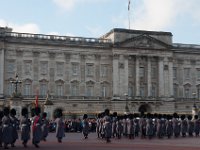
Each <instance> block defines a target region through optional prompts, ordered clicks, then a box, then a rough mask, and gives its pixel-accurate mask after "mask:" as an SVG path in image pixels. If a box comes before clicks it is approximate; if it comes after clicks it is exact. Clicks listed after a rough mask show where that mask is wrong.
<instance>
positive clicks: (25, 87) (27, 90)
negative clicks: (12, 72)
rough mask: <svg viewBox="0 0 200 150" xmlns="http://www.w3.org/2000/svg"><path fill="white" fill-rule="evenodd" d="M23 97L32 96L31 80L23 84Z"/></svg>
mask: <svg viewBox="0 0 200 150" xmlns="http://www.w3.org/2000/svg"><path fill="white" fill-rule="evenodd" d="M23 95H25V96H30V95H32V81H31V80H29V79H27V80H25V81H24V82H23Z"/></svg>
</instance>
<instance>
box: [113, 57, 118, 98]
mask: <svg viewBox="0 0 200 150" xmlns="http://www.w3.org/2000/svg"><path fill="white" fill-rule="evenodd" d="M113 96H119V55H118V54H114V55H113Z"/></svg>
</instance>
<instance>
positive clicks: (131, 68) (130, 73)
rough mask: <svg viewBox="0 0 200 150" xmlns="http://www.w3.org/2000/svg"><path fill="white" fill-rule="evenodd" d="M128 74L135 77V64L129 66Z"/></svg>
mask: <svg viewBox="0 0 200 150" xmlns="http://www.w3.org/2000/svg"><path fill="white" fill-rule="evenodd" d="M128 76H129V77H133V76H134V67H133V66H129V67H128Z"/></svg>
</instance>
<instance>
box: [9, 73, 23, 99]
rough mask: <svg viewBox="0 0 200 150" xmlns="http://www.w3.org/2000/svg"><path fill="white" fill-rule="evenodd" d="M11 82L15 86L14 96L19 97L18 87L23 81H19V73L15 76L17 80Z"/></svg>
mask: <svg viewBox="0 0 200 150" xmlns="http://www.w3.org/2000/svg"><path fill="white" fill-rule="evenodd" d="M10 82H11V83H12V84H14V85H15V91H14V96H17V95H18V85H19V84H21V83H22V81H21V80H19V78H18V74H17V73H16V74H15V80H13V81H10Z"/></svg>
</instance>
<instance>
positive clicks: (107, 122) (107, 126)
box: [103, 109, 112, 143]
mask: <svg viewBox="0 0 200 150" xmlns="http://www.w3.org/2000/svg"><path fill="white" fill-rule="evenodd" d="M109 114H110V111H109V109H106V110H105V116H104V118H103V121H104V123H103V127H104V132H105V139H106V142H107V143H109V142H111V141H110V138H111V136H112V124H111V118H110V116H109Z"/></svg>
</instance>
